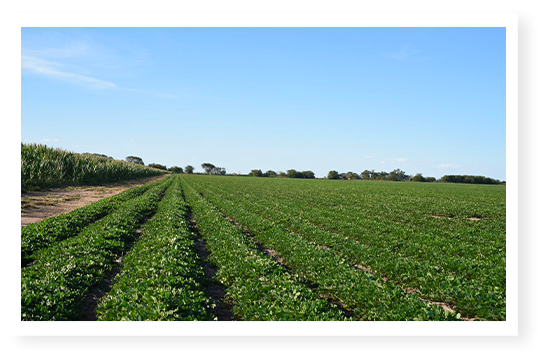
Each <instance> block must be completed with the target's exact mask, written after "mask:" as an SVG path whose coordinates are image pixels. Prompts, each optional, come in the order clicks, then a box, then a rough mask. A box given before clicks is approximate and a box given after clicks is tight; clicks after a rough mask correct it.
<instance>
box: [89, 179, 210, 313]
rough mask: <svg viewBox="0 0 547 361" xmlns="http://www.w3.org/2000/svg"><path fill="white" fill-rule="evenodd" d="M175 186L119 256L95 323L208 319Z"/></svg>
mask: <svg viewBox="0 0 547 361" xmlns="http://www.w3.org/2000/svg"><path fill="white" fill-rule="evenodd" d="M180 182H181V180H180V178H176V179H175V180H174V182H173V184H172V185H171V186H170V187H169V188H168V189H167V191H166V193H165V196H164V198H163V199H162V201H161V202H160V204H159V206H158V210H157V212H156V214H155V215H154V217H153V218H152V219H150V220H149V221H148V222H146V223H145V224H144V225H143V227H142V234H141V236H140V237H139V239H138V241H137V242H135V244H134V246H133V247H132V248H131V250H130V251H129V252H128V253H127V255H125V256H124V258H123V260H122V265H121V271H120V273H119V274H118V275H117V276H116V278H115V279H114V281H113V284H114V286H113V287H112V289H111V290H110V292H109V293H107V294H106V295H105V296H104V297H103V298H102V299H101V300H100V301H99V304H98V307H97V314H98V319H99V320H100V321H105V320H106V321H109V320H113V321H127V320H129V321H143V320H158V321H185V320H186V321H192V320H212V319H213V316H212V314H211V313H210V307H211V305H210V304H209V300H208V298H207V297H206V295H205V293H204V286H203V284H204V282H205V275H204V272H203V268H202V266H201V260H200V258H199V256H198V253H197V252H198V250H197V246H196V244H195V242H194V241H193V239H192V234H191V231H190V229H189V223H188V222H187V221H186V219H185V217H186V214H187V211H188V210H187V204H186V202H185V201H184V199H183V197H182V189H181V184H180Z"/></svg>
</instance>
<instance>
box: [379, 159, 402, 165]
mask: <svg viewBox="0 0 547 361" xmlns="http://www.w3.org/2000/svg"><path fill="white" fill-rule="evenodd" d="M407 160H408V158H387V159H384V160H382V161H381V162H380V164H385V163H403V162H406V161H407Z"/></svg>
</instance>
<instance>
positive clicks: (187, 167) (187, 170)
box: [184, 165, 194, 174]
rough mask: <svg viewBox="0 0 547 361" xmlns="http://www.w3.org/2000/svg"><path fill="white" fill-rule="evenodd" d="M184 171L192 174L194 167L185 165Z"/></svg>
mask: <svg viewBox="0 0 547 361" xmlns="http://www.w3.org/2000/svg"><path fill="white" fill-rule="evenodd" d="M184 172H186V174H192V173H194V167H193V166H191V165H187V166H186V167H184Z"/></svg>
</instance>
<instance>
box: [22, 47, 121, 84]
mask: <svg viewBox="0 0 547 361" xmlns="http://www.w3.org/2000/svg"><path fill="white" fill-rule="evenodd" d="M62 67H63V64H60V63H54V62H51V61H48V60H44V59H40V58H34V57H30V56H25V55H23V56H21V68H22V69H26V70H28V71H30V72H32V73H34V74H39V75H43V76H47V77H50V78H56V79H63V80H68V81H71V82H75V83H78V84H83V85H87V86H90V87H91V88H93V89H112V88H115V87H116V84H114V83H112V82H109V81H105V80H101V79H97V78H92V77H90V76H86V75H80V74H75V73H69V72H65V71H62V70H58V69H56V68H62Z"/></svg>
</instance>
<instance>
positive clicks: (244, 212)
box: [187, 178, 506, 320]
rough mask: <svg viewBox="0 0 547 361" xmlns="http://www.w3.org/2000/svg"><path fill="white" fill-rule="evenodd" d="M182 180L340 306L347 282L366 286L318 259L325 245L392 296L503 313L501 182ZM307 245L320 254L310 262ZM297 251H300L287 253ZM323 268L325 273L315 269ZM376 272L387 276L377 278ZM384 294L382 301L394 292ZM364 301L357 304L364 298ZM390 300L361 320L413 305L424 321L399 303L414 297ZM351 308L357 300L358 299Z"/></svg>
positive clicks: (465, 311) (467, 313)
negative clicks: (409, 292) (411, 294)
mask: <svg viewBox="0 0 547 361" xmlns="http://www.w3.org/2000/svg"><path fill="white" fill-rule="evenodd" d="M187 181H188V182H189V183H191V186H192V187H194V188H195V189H196V191H198V192H200V193H202V194H203V195H204V196H205V197H206V198H207V200H210V201H211V202H213V203H214V204H215V206H217V207H218V208H219V209H220V210H222V212H224V213H226V215H227V216H228V217H230V218H231V219H233V220H234V221H236V222H238V223H239V224H241V225H243V227H245V230H246V231H247V232H250V233H251V234H253V235H254V236H255V239H257V240H259V241H260V242H262V243H263V244H264V246H265V247H267V248H270V249H274V250H275V251H276V252H277V255H278V256H279V257H281V258H282V259H283V260H284V262H285V263H286V264H288V265H289V266H290V267H291V270H292V271H293V272H295V273H298V274H300V275H303V276H304V277H306V278H307V279H308V280H309V281H313V282H317V283H319V284H325V286H324V287H326V289H327V290H329V292H332V293H330V294H331V295H333V297H335V298H337V299H339V301H340V302H342V303H344V304H346V305H350V304H351V305H354V304H353V303H352V302H350V300H349V299H346V297H348V298H351V299H353V300H357V299H359V298H358V297H361V296H357V295H354V296H352V295H351V294H352V292H356V291H352V290H351V289H349V288H346V287H347V284H348V283H350V284H353V285H354V287H356V288H358V289H362V288H363V287H365V286H363V284H366V283H363V282H365V281H363V280H361V281H357V280H356V279H354V278H353V277H356V276H353V275H349V274H346V275H344V276H338V275H337V274H336V273H335V271H333V268H332V269H331V268H328V266H327V265H326V264H323V263H321V262H323V261H321V262H320V261H319V259H323V257H327V254H331V252H332V253H333V254H334V255H336V257H335V258H334V261H332V262H333V263H334V264H341V263H345V264H347V265H349V266H351V265H361V266H365V267H368V268H369V269H370V270H371V271H372V272H374V274H375V277H374V279H376V281H375V282H378V284H379V285H384V287H388V289H390V287H391V286H393V287H394V288H393V292H394V294H400V295H401V296H400V297H403V298H404V297H406V296H404V295H402V293H407V292H405V290H410V289H411V290H413V291H412V292H414V295H415V296H419V297H421V298H424V299H427V300H431V301H439V302H445V303H447V304H449V305H451V306H452V307H453V308H454V309H455V310H456V312H457V313H460V314H461V315H463V316H464V317H470V318H478V319H484V320H504V319H505V272H506V270H505V188H504V187H489V186H481V185H458V184H443V183H433V184H423V183H408V182H370V183H361V182H351V183H337V182H328V181H320V180H319V181H313V182H306V181H303V182H296V183H295V182H288V181H286V180H284V179H275V180H274V181H272V182H268V184H267V186H266V185H265V183H264V182H260V181H259V180H256V179H253V178H246V179H239V180H237V181H235V180H232V179H216V180H215V179H207V180H206V179H203V178H198V179H190V178H188V179H187ZM190 181H191V182H190ZM357 215H358V216H357ZM364 230H365V231H364ZM307 243H310V244H313V245H315V246H314V247H316V248H317V247H324V250H325V251H326V250H329V252H325V256H319V255H318V256H317V257H320V258H317V260H315V258H312V257H311V256H310V255H311V254H312V253H311V252H312V249H313V247H311V248H309V247H308V246H306V244H307ZM301 249H304V250H305V251H303V250H301ZM319 249H323V248H319ZM301 252H303V253H304V254H305V256H304V255H302V256H301V258H293V257H300V256H297V254H300V253H301ZM313 252H323V251H313ZM328 257H333V256H330V255H329V256H328ZM291 259H292V260H293V262H291V261H290V260H291ZM337 262H339V263H337ZM317 264H320V265H321V266H317ZM323 267H324V268H325V269H330V270H331V272H332V273H333V275H332V276H330V275H329V273H328V272H327V273H326V274H325V273H322V269H323ZM329 267H330V266H329ZM333 267H334V266H333ZM338 268H340V269H341V267H338ZM349 268H351V267H349ZM337 272H341V271H337ZM344 272H350V271H344ZM352 272H353V271H351V272H350V273H352ZM362 272H363V273H365V274H366V272H365V271H362ZM344 274H345V273H344ZM333 277H335V278H334V279H333ZM382 277H386V278H387V281H386V282H385V284H384V282H383V281H382ZM328 280H331V281H328ZM351 280H353V281H351ZM324 282H326V283H324ZM355 285H359V286H355ZM371 292H372V291H371ZM370 295H371V293H369V298H370ZM363 297H364V296H363ZM375 297H376V296H375ZM377 297H378V300H374V302H379V303H378V305H379V304H383V305H384V306H383V307H388V306H387V305H388V304H387V303H385V302H388V301H383V298H384V296H377ZM392 297H395V296H389V298H388V299H391V300H395V299H396V298H392ZM397 297H399V296H397ZM369 298H366V299H363V302H364V303H363V304H367V303H368V302H371V301H370V299H369ZM355 302H356V301H355ZM389 302H390V304H391V305H390V306H389V307H388V308H387V309H386V308H384V311H381V312H385V313H384V314H382V313H376V316H374V315H373V314H371V313H369V312H376V311H372V310H371V309H369V310H368V311H367V310H363V312H364V313H363V316H362V317H364V318H365V319H369V318H368V317H371V318H372V319H398V318H397V317H403V319H408V318H407V317H410V319H413V316H412V313H413V312H416V313H415V315H420V316H417V317H418V318H424V319H431V318H430V316H427V317H426V315H425V313H422V311H419V310H420V309H421V310H423V311H424V312H426V313H427V312H428V311H425V310H424V309H423V308H421V306H420V307H418V306H416V307H418V308H416V309H415V310H414V311H410V310H411V309H414V306H410V305H409V304H408V302H410V303H411V304H414V305H417V304H415V303H414V301H408V302H407V301H404V300H403V301H401V302H402V305H403V306H401V309H406V311H404V312H403V311H402V310H391V308H397V309H398V308H399V306H397V302H394V301H393V303H391V302H392V301H389ZM398 302H399V301H398ZM405 302H406V305H404V304H405ZM352 307H354V306H352ZM355 307H360V306H359V303H358V302H356V303H355ZM370 307H372V306H370ZM378 307H380V306H378ZM408 307H410V308H408ZM356 309H357V308H355V309H354V308H352V310H353V311H355V310H356ZM381 309H382V308H381V307H380V310H381ZM378 312H380V311H378ZM401 312H403V313H401ZM405 312H408V313H405ZM435 312H436V311H435ZM427 314H428V315H429V313H427ZM366 315H368V316H366ZM396 315H399V316H396ZM435 315H436V313H435ZM437 316H438V315H437ZM437 316H431V317H433V319H437V318H436V317H437ZM453 316H454V315H452V316H450V315H447V317H453Z"/></svg>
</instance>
